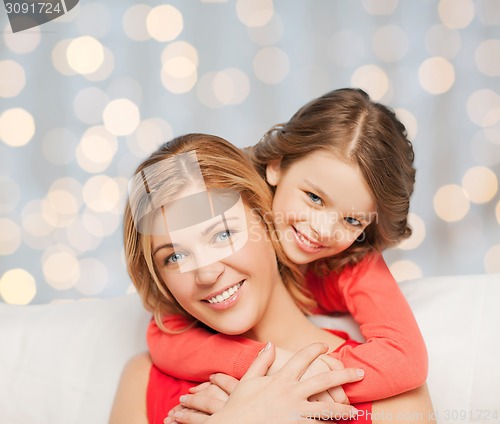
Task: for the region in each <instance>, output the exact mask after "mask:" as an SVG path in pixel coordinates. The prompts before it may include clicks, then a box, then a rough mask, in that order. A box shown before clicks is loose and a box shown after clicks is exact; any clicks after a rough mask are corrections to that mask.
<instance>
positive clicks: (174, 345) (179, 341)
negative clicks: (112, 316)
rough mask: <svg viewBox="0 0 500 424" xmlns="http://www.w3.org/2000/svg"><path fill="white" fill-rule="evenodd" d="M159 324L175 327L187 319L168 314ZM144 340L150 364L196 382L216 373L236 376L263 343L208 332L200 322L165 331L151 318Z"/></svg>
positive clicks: (185, 322)
mask: <svg viewBox="0 0 500 424" xmlns="http://www.w3.org/2000/svg"><path fill="white" fill-rule="evenodd" d="M163 324H165V326H166V327H167V328H169V329H172V330H178V329H182V328H185V327H186V326H187V325H188V324H189V321H188V320H187V319H186V318H184V317H183V316H182V315H169V316H166V317H164V318H163ZM147 342H148V346H149V351H150V354H151V358H152V360H153V363H154V364H155V365H156V366H157V367H158V368H159V369H160V370H162V371H163V372H165V373H167V374H169V375H170V376H172V377H175V378H178V379H181V380H190V381H197V382H203V381H208V379H209V377H210V375H211V374H213V373H216V372H222V373H224V374H228V375H231V376H233V377H235V378H237V379H240V378H241V377H242V376H243V374H245V372H246V371H247V369H248V367H249V366H250V364H251V363H252V362H253V360H254V359H255V358H256V357H257V354H258V353H259V351H260V350H261V349H262V348H263V347H264V344H263V343H260V342H256V341H255V340H250V339H246V338H244V337H239V336H227V335H225V334H220V333H212V332H210V331H209V330H208V329H206V328H204V327H203V326H201V325H200V326H195V327H192V328H190V329H189V330H186V331H184V332H182V333H177V334H170V333H165V332H163V331H162V330H161V329H160V328H159V327H158V326H157V325H156V323H155V321H154V319H152V320H151V322H150V323H149V327H148V331H147Z"/></svg>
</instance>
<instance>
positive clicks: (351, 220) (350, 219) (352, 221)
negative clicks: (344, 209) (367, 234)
mask: <svg viewBox="0 0 500 424" xmlns="http://www.w3.org/2000/svg"><path fill="white" fill-rule="evenodd" d="M345 220H346V222H347V223H348V224H350V225H353V226H355V227H360V226H361V221H359V220H357V219H356V218H353V217H352V216H347V217H346V218H345Z"/></svg>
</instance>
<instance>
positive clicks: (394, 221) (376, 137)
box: [247, 88, 415, 271]
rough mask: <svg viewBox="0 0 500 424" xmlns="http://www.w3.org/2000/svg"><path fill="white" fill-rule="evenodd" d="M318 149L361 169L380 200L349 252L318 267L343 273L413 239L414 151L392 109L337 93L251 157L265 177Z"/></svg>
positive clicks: (275, 132) (354, 92)
mask: <svg viewBox="0 0 500 424" xmlns="http://www.w3.org/2000/svg"><path fill="white" fill-rule="evenodd" d="M318 150H327V151H331V152H334V153H335V154H337V155H338V157H339V158H340V159H342V160H344V161H346V162H347V163H352V164H355V165H357V166H359V168H360V170H361V172H362V174H363V176H364V178H365V180H366V182H367V184H368V186H369V187H370V190H371V192H372V194H373V196H374V199H375V202H376V207H377V217H376V219H375V222H372V223H371V224H370V225H368V227H367V228H366V229H365V231H364V233H363V234H362V236H361V237H360V238H358V240H357V241H356V242H355V243H353V244H352V245H351V246H350V247H349V248H348V249H346V250H345V251H343V252H341V253H339V254H338V255H335V256H332V257H330V258H326V259H322V260H320V261H317V262H318V263H315V264H313V268H315V269H316V270H320V269H321V270H323V271H329V270H336V271H339V270H341V269H342V268H343V267H345V266H346V265H353V264H356V263H358V262H359V261H360V260H361V259H362V258H363V257H364V256H365V255H366V254H367V253H369V252H371V251H382V250H383V249H385V248H387V247H391V246H394V245H396V244H397V243H399V242H400V241H401V240H403V239H405V238H407V237H409V236H410V235H411V229H410V227H409V226H408V222H407V219H408V212H409V207H410V197H411V194H412V192H413V186H414V183H415V168H414V167H413V160H414V154H413V147H412V144H411V142H410V141H409V140H408V138H407V133H406V129H405V127H404V125H403V124H402V123H401V122H400V121H399V120H398V119H397V117H396V115H395V113H394V112H393V111H392V110H391V109H389V108H388V107H386V106H384V105H382V104H380V103H376V102H373V101H372V100H370V98H369V96H368V95H367V94H366V93H365V92H364V91H362V90H360V89H354V88H344V89H339V90H335V91H332V92H329V93H327V94H325V95H323V96H321V97H319V98H317V99H315V100H313V101H311V102H310V103H308V104H306V105H305V106H303V107H302V108H301V109H299V111H298V112H297V113H295V115H293V116H292V118H291V119H290V120H289V121H288V122H286V123H283V124H279V125H276V126H274V127H273V128H271V129H270V130H269V131H268V132H267V133H266V134H265V135H264V137H263V138H262V139H261V141H260V142H259V143H258V144H257V145H256V146H254V147H253V148H249V149H247V153H248V155H249V157H250V158H251V159H252V161H253V162H254V164H255V166H256V168H257V170H258V172H259V174H260V175H261V176H262V177H264V178H265V176H266V167H267V165H268V164H269V163H270V162H271V161H273V160H277V159H279V160H281V168H282V169H283V170H284V169H286V168H287V167H289V166H290V165H291V164H293V163H294V162H296V161H299V160H301V159H303V158H304V157H305V156H307V155H308V154H311V153H312V152H314V151H318Z"/></svg>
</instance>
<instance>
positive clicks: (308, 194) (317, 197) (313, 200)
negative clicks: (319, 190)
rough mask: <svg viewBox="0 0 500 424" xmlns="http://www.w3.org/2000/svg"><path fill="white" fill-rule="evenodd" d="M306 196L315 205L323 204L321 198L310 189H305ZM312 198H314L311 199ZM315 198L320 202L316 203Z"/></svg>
mask: <svg viewBox="0 0 500 424" xmlns="http://www.w3.org/2000/svg"><path fill="white" fill-rule="evenodd" d="M306 194H307V197H309V199H310V200H311V202H313V203H314V204H315V205H319V206H323V199H322V198H321V197H319V196H318V195H317V194H314V193H312V192H310V191H306ZM313 198H314V199H313ZM317 200H319V201H320V203H317Z"/></svg>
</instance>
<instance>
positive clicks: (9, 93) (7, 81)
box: [0, 60, 26, 97]
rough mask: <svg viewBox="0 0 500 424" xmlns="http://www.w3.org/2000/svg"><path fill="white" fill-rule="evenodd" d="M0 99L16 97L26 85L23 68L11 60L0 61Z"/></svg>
mask: <svg viewBox="0 0 500 424" xmlns="http://www.w3.org/2000/svg"><path fill="white" fill-rule="evenodd" d="M0 75H2V78H1V79H0V97H16V96H17V95H18V94H19V93H20V92H21V91H22V90H23V88H24V86H25V85H26V75H25V73H24V68H23V67H22V66H21V65H20V64H19V63H17V62H15V61H13V60H2V61H0Z"/></svg>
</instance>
